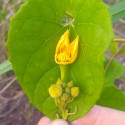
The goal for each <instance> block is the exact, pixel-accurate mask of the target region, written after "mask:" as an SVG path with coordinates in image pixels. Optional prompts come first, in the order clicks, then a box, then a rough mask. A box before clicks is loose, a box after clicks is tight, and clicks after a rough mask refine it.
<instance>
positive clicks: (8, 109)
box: [0, 0, 125, 125]
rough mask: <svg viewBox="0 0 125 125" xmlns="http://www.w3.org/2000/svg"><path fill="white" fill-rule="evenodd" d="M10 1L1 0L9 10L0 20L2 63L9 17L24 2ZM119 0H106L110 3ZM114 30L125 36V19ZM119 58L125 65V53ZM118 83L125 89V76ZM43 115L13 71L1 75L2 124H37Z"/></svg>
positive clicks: (0, 117)
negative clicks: (30, 100) (31, 102)
mask: <svg viewBox="0 0 125 125" xmlns="http://www.w3.org/2000/svg"><path fill="white" fill-rule="evenodd" d="M5 1H6V2H5ZM10 1H11V2H12V1H13V4H10ZM10 1H9V0H0V9H1V8H2V9H3V8H4V9H5V10H7V12H8V14H7V15H6V17H5V19H4V20H3V21H0V63H1V62H3V61H5V60H6V59H8V52H7V49H6V46H5V42H6V40H7V33H8V28H9V18H10V17H12V16H13V15H14V13H15V12H16V10H18V9H19V7H20V5H21V4H22V1H21V0H10ZM117 1H118V0H105V2H106V3H108V4H109V5H111V4H114V3H115V2H117ZM15 8H16V9H15ZM114 32H115V34H116V35H117V36H119V37H120V38H125V34H124V33H125V20H124V19H121V20H120V21H118V22H116V23H115V24H114ZM117 60H118V61H119V62H120V63H122V64H123V65H124V66H125V54H123V55H120V56H118V57H117ZM116 85H117V86H118V87H119V88H121V89H122V90H125V78H121V79H119V80H116ZM42 116H43V114H42V113H41V112H39V111H38V110H37V109H36V108H35V107H34V106H33V105H32V104H30V102H29V99H28V98H27V96H26V95H25V93H24V92H23V90H22V89H21V86H20V84H19V83H18V81H17V80H16V77H15V75H14V72H13V71H9V72H8V73H6V74H4V75H1V76H0V125H37V123H38V121H39V119H40V118H41V117H42Z"/></svg>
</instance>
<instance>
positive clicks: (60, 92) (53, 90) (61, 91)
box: [49, 79, 79, 101]
mask: <svg viewBox="0 0 125 125" xmlns="http://www.w3.org/2000/svg"><path fill="white" fill-rule="evenodd" d="M49 94H50V96H51V97H53V98H59V97H60V98H61V100H62V101H67V100H68V99H69V98H74V97H77V96H78V95H79V88H78V87H73V82H72V81H70V82H68V83H67V84H66V83H64V82H63V81H61V80H60V79H58V81H57V83H56V84H53V85H51V86H50V88H49Z"/></svg>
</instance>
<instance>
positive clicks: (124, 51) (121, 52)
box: [119, 47, 125, 55]
mask: <svg viewBox="0 0 125 125" xmlns="http://www.w3.org/2000/svg"><path fill="white" fill-rule="evenodd" d="M124 53H125V47H124V48H122V50H121V51H120V52H119V55H120V54H124Z"/></svg>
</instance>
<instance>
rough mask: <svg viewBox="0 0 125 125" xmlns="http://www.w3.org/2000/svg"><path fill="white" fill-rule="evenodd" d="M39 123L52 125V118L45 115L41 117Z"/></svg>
mask: <svg viewBox="0 0 125 125" xmlns="http://www.w3.org/2000/svg"><path fill="white" fill-rule="evenodd" d="M38 125H50V120H49V119H48V118H47V117H43V118H41V119H40V121H39V123H38Z"/></svg>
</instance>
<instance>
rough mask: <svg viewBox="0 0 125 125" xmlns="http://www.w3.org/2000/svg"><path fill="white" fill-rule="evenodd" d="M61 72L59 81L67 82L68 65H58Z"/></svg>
mask: <svg viewBox="0 0 125 125" xmlns="http://www.w3.org/2000/svg"><path fill="white" fill-rule="evenodd" d="M59 66H60V71H61V80H62V81H63V82H67V80H68V65H59Z"/></svg>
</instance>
